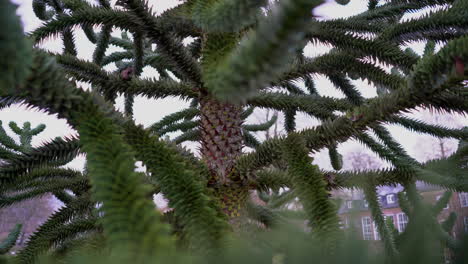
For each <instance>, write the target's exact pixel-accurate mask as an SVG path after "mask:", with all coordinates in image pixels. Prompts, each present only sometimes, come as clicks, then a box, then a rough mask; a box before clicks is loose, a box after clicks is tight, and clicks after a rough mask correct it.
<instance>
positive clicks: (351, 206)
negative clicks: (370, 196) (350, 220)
mask: <svg viewBox="0 0 468 264" xmlns="http://www.w3.org/2000/svg"><path fill="white" fill-rule="evenodd" d="M346 207H348V209H351V208H353V201H346Z"/></svg>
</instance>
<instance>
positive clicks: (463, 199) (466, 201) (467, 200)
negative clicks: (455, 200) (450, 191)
mask: <svg viewBox="0 0 468 264" xmlns="http://www.w3.org/2000/svg"><path fill="white" fill-rule="evenodd" d="M458 197H459V198H460V206H461V207H468V193H466V192H461V193H459V194H458Z"/></svg>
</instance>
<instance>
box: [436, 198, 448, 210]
mask: <svg viewBox="0 0 468 264" xmlns="http://www.w3.org/2000/svg"><path fill="white" fill-rule="evenodd" d="M440 198H442V195H437V197H436V200H437V201H439V200H440ZM444 209H449V203H447V205H446V206H445V207H444Z"/></svg>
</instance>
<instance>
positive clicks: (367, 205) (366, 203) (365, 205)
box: [364, 200, 369, 208]
mask: <svg viewBox="0 0 468 264" xmlns="http://www.w3.org/2000/svg"><path fill="white" fill-rule="evenodd" d="M364 207H366V208H367V207H369V203H368V202H367V200H364Z"/></svg>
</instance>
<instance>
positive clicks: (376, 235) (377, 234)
mask: <svg viewBox="0 0 468 264" xmlns="http://www.w3.org/2000/svg"><path fill="white" fill-rule="evenodd" d="M372 225H373V226H374V240H380V233H379V230H378V228H377V223H376V222H375V221H372Z"/></svg>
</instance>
